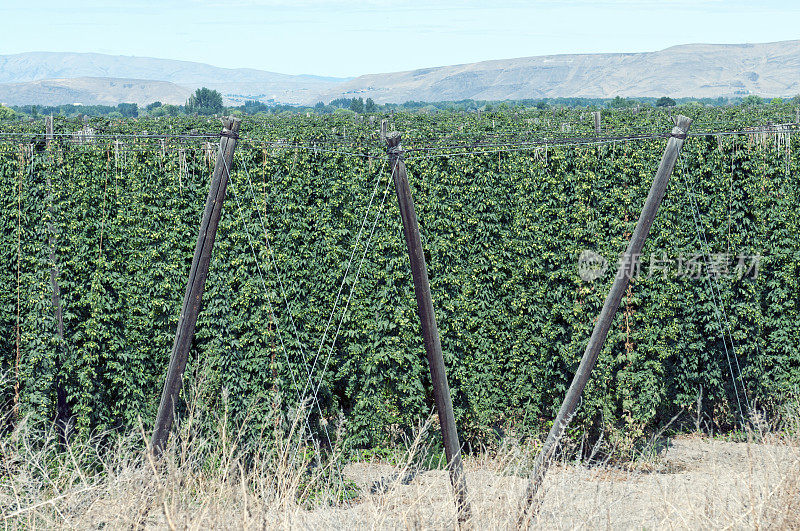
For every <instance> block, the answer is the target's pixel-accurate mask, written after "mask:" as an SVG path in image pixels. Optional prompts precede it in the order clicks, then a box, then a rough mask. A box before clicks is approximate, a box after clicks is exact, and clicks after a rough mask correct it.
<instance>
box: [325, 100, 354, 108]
mask: <svg viewBox="0 0 800 531" xmlns="http://www.w3.org/2000/svg"><path fill="white" fill-rule="evenodd" d="M350 101H351V100H349V99H347V98H336V99H335V100H333V101H331V102H330V103H329V104H328V105H330V106H331V107H334V108H338V109H349V108H350Z"/></svg>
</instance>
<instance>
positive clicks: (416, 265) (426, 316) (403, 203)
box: [386, 132, 470, 523]
mask: <svg viewBox="0 0 800 531" xmlns="http://www.w3.org/2000/svg"><path fill="white" fill-rule="evenodd" d="M400 139H401V135H400V133H397V132H393V133H387V135H386V144H387V146H388V149H389V164H390V165H391V166H392V179H393V180H394V187H395V191H396V192H397V201H398V203H399V205H400V217H401V220H402V222H403V234H404V235H405V239H406V245H407V246H408V258H409V261H410V262H411V274H412V276H413V277H414V294H415V295H416V298H417V313H418V314H419V319H420V323H421V325H422V339H423V342H424V344H425V354H426V356H427V358H428V366H429V368H430V371H431V383H432V384H433V398H434V401H435V403H436V411H437V413H438V415H439V425H440V426H441V429H442V439H443V440H444V452H445V457H446V458H447V467H448V469H449V471H450V483H451V484H452V486H453V493H454V495H455V502H456V512H457V515H458V521H459V522H460V523H464V522H466V521H467V520H468V519H469V517H470V506H469V502H468V501H467V482H466V479H465V478H464V468H463V465H462V463H461V444H460V443H459V441H458V430H457V429H456V420H455V415H454V414H453V401H452V399H451V397H450V386H449V384H448V382H447V373H446V372H445V367H444V358H443V357H442V343H441V341H440V339H439V329H438V327H437V326H436V314H435V313H434V311H433V299H432V298H431V286H430V283H429V281H428V268H427V265H426V264H425V254H424V252H423V249H422V241H421V239H420V234H419V225H418V224H417V213H416V211H415V209H414V199H413V197H412V196H411V189H410V187H409V185H408V176H407V175H406V165H405V163H404V162H403V149H402V147H401V145H400Z"/></svg>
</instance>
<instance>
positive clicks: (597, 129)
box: [592, 111, 602, 136]
mask: <svg viewBox="0 0 800 531" xmlns="http://www.w3.org/2000/svg"><path fill="white" fill-rule="evenodd" d="M592 116H593V117H594V134H595V135H597V136H600V120H601V119H602V115H601V114H600V111H595V112H593V113H592Z"/></svg>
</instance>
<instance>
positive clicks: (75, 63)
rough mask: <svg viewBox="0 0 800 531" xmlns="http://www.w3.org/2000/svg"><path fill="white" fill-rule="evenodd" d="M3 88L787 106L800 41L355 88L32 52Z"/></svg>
mask: <svg viewBox="0 0 800 531" xmlns="http://www.w3.org/2000/svg"><path fill="white" fill-rule="evenodd" d="M72 78H84V81H82V82H81V83H77V85H80V87H81V88H80V90H78V88H76V86H75V85H76V84H75V83H67V81H66V80H67V79H72ZM88 78H94V79H95V81H91V82H90V81H88V80H87V79H88ZM112 78H113V79H118V80H117V81H114V80H113V79H112ZM99 79H102V81H100V80H99ZM134 79H135V80H152V81H137V82H136V83H134V84H133V85H134V86H131V87H127V88H129V89H130V92H128V93H126V92H125V90H123V89H124V88H126V85H129V84H130V83H128V81H130V80H134ZM42 80H50V81H48V82H47V83H44V82H43V81H42ZM53 80H57V81H53ZM0 83H3V84H5V85H2V86H0V101H5V102H6V103H34V102H42V101H48V102H50V103H54V102H55V101H66V100H75V101H81V102H82V103H87V102H89V101H102V102H108V103H117V102H121V101H125V102H133V101H136V102H141V103H149V102H151V101H155V100H160V101H164V102H173V103H182V102H183V99H185V97H184V96H183V94H186V93H188V92H190V91H192V90H194V89H195V88H197V87H201V86H206V87H209V88H213V89H216V90H219V91H220V92H221V93H222V94H223V98H224V101H225V103H226V104H227V105H238V104H241V103H242V102H243V101H245V100H248V99H253V100H259V101H263V102H267V103H269V102H275V103H289V104H314V103H316V102H317V101H325V102H328V101H330V100H333V99H336V98H341V97H345V98H352V97H363V98H372V99H374V100H375V101H376V102H379V103H403V102H405V101H409V100H416V101H446V100H462V99H480V100H505V99H525V98H559V97H589V98H610V97H614V96H618V95H619V96H630V97H636V96H656V97H657V96H664V95H668V96H672V97H712V98H716V97H719V96H726V97H736V96H746V95H748V94H758V95H760V96H767V97H773V96H782V97H786V96H793V95H795V94H798V93H800V40H795V41H784V42H775V43H767V44H688V45H682V46H674V47H672V48H667V49H665V50H661V51H657V52H645V53H612V54H577V55H548V56H538V57H524V58H518V59H502V60H495V61H483V62H479V63H470V64H463V65H454V66H442V67H435V68H424V69H418V70H409V71H406V72H394V73H385V74H368V75H363V76H360V77H357V78H354V79H345V78H327V77H317V76H309V75H300V76H292V75H286V74H279V73H275V72H267V71H263V70H255V69H248V68H239V69H230V68H219V67H215V66H211V65H207V64H202V63H193V62H188V61H174V60H169V59H153V58H148V57H129V56H111V55H103V54H78V53H51V52H32V53H23V54H16V55H5V56H0ZM9 83H12V84H13V85H8V84H9ZM31 83H33V84H31ZM148 83H149V84H148ZM164 83H167V84H166V85H165V84H164ZM120 84H121V85H122V87H120V86H119V85H120ZM75 90H78V92H74V91H75ZM148 90H149V91H150V92H147V91H148ZM81 91H83V92H81ZM3 95H5V96H3ZM48 98H56V99H53V100H49V99H48ZM58 98H62V99H58ZM63 98H66V100H64V99H63ZM173 98H178V99H181V101H178V100H177V99H173ZM70 102H72V101H70Z"/></svg>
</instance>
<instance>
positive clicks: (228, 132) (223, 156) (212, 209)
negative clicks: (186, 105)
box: [150, 118, 242, 455]
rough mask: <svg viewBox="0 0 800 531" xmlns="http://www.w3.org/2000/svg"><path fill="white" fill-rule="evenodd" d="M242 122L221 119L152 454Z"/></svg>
mask: <svg viewBox="0 0 800 531" xmlns="http://www.w3.org/2000/svg"><path fill="white" fill-rule="evenodd" d="M241 123H242V121H241V119H239V118H224V119H223V124H224V127H223V129H222V135H221V138H220V142H219V152H218V154H217V162H216V165H215V166H214V173H213V174H212V176H211V185H210V186H209V189H208V197H207V198H206V206H205V210H204V212H203V218H202V220H201V222H200V230H199V233H198V235H197V245H196V246H195V249H194V259H193V260H192V267H191V270H190V272H189V280H188V281H187V282H186V294H185V295H184V297H183V307H182V308H181V315H180V317H179V319H178V329H177V331H176V332H175V342H174V344H173V345H172V354H171V355H170V360H169V368H168V369H167V378H166V381H165V382H164V391H163V393H162V394H161V403H160V404H159V406H158V415H157V416H156V423H155V427H154V428H153V437H152V439H151V441H150V446H151V449H152V451H153V453H154V454H155V455H159V454H160V453H161V451H162V450H163V448H164V444H165V443H166V441H167V438H168V436H169V431H170V428H171V427H172V421H173V417H174V415H175V406H176V404H177V401H178V393H179V392H180V390H181V384H182V380H183V371H184V370H185V369H186V360H187V358H188V356H189V348H190V347H191V345H192V339H193V338H194V330H195V326H196V325H197V316H198V314H199V313H200V305H201V302H202V298H203V289H204V288H205V284H206V278H207V277H208V266H209V264H210V263H211V251H212V250H213V248H214V239H215V238H216V235H217V226H218V225H219V218H220V215H221V214H222V203H223V202H224V201H225V191H226V190H227V187H228V178H229V175H228V168H230V167H231V163H232V161H233V150H234V149H235V148H236V140H237V139H238V138H239V136H238V135H239V126H240V125H241Z"/></svg>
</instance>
